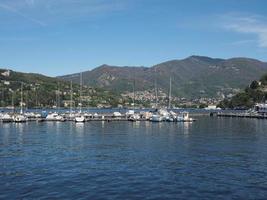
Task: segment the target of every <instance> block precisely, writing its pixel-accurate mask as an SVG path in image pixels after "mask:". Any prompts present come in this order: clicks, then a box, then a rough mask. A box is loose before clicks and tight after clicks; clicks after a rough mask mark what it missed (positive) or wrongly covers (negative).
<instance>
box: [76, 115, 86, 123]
mask: <svg viewBox="0 0 267 200" xmlns="http://www.w3.org/2000/svg"><path fill="white" fill-rule="evenodd" d="M74 121H75V122H78V123H79V122H80V123H81V122H85V117H84V116H77V117H75V118H74Z"/></svg>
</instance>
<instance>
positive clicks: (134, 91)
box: [133, 70, 135, 110]
mask: <svg viewBox="0 0 267 200" xmlns="http://www.w3.org/2000/svg"><path fill="white" fill-rule="evenodd" d="M133 109H134V110H135V70H134V82H133Z"/></svg>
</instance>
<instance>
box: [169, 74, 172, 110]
mask: <svg viewBox="0 0 267 200" xmlns="http://www.w3.org/2000/svg"><path fill="white" fill-rule="evenodd" d="M171 98H172V78H171V76H170V88H169V102H168V103H169V104H168V108H169V109H170V108H171Z"/></svg>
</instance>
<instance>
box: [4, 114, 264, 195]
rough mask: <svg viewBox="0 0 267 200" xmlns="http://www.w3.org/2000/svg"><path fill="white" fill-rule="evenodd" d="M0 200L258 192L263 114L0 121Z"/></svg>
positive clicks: (261, 179) (261, 184)
mask: <svg viewBox="0 0 267 200" xmlns="http://www.w3.org/2000/svg"><path fill="white" fill-rule="evenodd" d="M0 184H1V187H0V199H266V197H267V121H265V120H258V119H238V118H216V117H198V118H197V121H196V122H194V123H167V122H162V123H151V122H87V123H84V124H75V123H72V122H42V123H37V122H28V123H25V124H15V123H10V124H2V123H0Z"/></svg>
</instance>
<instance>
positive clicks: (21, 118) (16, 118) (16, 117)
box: [13, 83, 28, 123]
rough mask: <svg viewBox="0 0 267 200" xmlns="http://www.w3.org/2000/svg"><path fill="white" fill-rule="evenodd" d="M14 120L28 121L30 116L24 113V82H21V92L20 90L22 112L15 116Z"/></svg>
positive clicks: (18, 121)
mask: <svg viewBox="0 0 267 200" xmlns="http://www.w3.org/2000/svg"><path fill="white" fill-rule="evenodd" d="M13 120H14V122H17V123H20V122H26V121H27V120H28V118H27V117H26V116H25V115H24V114H23V83H21V92H20V113H19V114H17V115H14V116H13Z"/></svg>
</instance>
